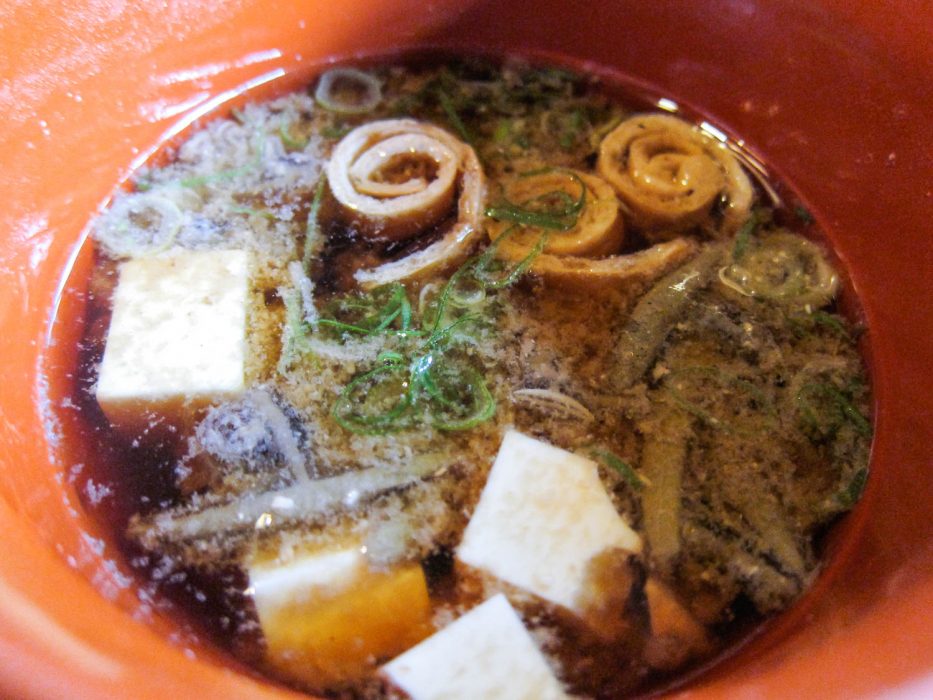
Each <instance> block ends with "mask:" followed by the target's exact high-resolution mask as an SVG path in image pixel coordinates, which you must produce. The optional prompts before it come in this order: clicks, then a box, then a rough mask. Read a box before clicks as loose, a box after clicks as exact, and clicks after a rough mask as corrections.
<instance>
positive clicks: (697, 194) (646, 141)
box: [596, 114, 754, 239]
mask: <svg viewBox="0 0 933 700" xmlns="http://www.w3.org/2000/svg"><path fill="white" fill-rule="evenodd" d="M596 168H597V171H598V172H599V174H600V175H601V176H602V177H603V178H605V179H606V180H607V181H608V182H609V183H610V184H611V185H612V187H613V188H614V189H615V191H616V192H617V193H618V195H619V197H620V198H621V199H622V201H623V202H624V203H625V205H626V206H627V207H628V210H629V212H630V214H631V220H632V223H633V224H634V225H635V226H636V227H638V228H639V229H641V230H642V231H643V232H644V233H645V235H646V236H647V237H648V238H653V239H658V238H670V237H671V236H673V235H676V234H677V233H679V232H682V231H685V230H687V229H690V228H693V227H694V226H699V225H703V224H704V223H709V224H710V225H711V228H715V230H716V231H717V234H718V235H721V236H727V235H729V234H731V233H733V232H734V231H736V230H737V229H738V228H739V226H741V225H742V222H743V221H745V220H746V219H747V218H748V214H749V210H750V208H751V204H752V199H753V196H754V191H753V189H752V185H751V182H750V181H749V179H748V176H747V175H746V174H745V171H744V170H742V167H741V166H740V165H739V163H738V161H737V160H736V159H735V156H734V155H733V154H732V152H731V151H729V149H728V148H726V147H725V146H724V145H723V144H721V143H719V142H718V141H716V140H715V139H713V138H711V137H709V136H707V135H706V134H704V133H703V132H702V131H701V130H700V129H698V128H697V127H695V126H693V125H692V124H688V123H687V122H684V121H682V120H680V119H678V118H677V117H672V116H668V115H664V114H642V115H638V116H635V117H632V118H630V119H627V120H626V121H624V122H622V123H621V124H619V126H617V127H616V128H615V129H613V130H612V131H611V132H610V133H609V134H608V135H607V136H606V137H605V138H604V139H603V141H602V143H601V144H600V147H599V160H598V161H597V164H596ZM720 199H722V201H723V202H724V206H723V209H722V221H721V223H720V224H719V225H718V226H715V225H714V224H715V222H713V221H712V219H711V216H712V214H713V212H714V210H715V209H716V205H717V203H718V202H719V201H720Z"/></svg>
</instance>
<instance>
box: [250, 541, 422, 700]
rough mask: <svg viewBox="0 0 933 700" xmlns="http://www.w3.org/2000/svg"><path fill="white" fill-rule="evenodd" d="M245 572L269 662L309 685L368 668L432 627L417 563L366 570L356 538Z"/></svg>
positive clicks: (331, 681) (355, 674)
mask: <svg viewBox="0 0 933 700" xmlns="http://www.w3.org/2000/svg"><path fill="white" fill-rule="evenodd" d="M249 579H250V588H251V590H252V595H253V601H254V603H255V605H256V610H257V612H258V614H259V622H260V625H261V627H262V632H263V636H264V637H265V642H266V654H267V656H266V659H267V662H268V663H269V664H270V665H271V666H272V667H273V668H275V669H276V670H278V671H279V672H280V673H282V674H283V675H284V676H286V677H288V678H292V679H295V680H299V681H302V682H304V683H308V684H310V685H311V686H313V687H317V688H323V687H325V686H329V685H333V684H338V683H340V682H342V681H345V680H349V679H352V678H355V677H358V676H360V675H361V674H363V673H365V672H367V671H372V670H374V669H375V667H376V665H377V664H379V663H381V662H382V661H385V660H386V659H390V658H392V657H393V656H395V655H396V654H398V653H400V652H402V651H404V650H405V649H407V648H409V647H411V646H413V645H414V644H417V643H418V642H419V641H421V640H422V639H424V638H425V637H426V636H427V635H429V634H430V633H431V632H432V631H433V627H432V626H431V623H430V616H431V604H430V600H429V598H428V587H427V581H426V580H425V577H424V572H423V571H422V569H421V566H420V565H418V564H409V565H403V566H399V567H396V568H393V569H390V570H387V571H374V570H371V569H370V566H369V563H368V561H367V559H366V556H365V554H364V553H363V547H362V546H361V545H360V544H358V543H353V544H348V545H344V546H341V547H339V548H335V549H327V550H318V551H312V552H303V553H301V554H299V555H297V556H295V557H294V558H292V559H290V560H289V561H287V562H285V563H282V562H279V561H265V562H261V561H257V562H255V563H254V564H253V565H252V566H251V567H250V569H249Z"/></svg>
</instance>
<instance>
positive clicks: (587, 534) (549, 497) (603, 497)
mask: <svg viewBox="0 0 933 700" xmlns="http://www.w3.org/2000/svg"><path fill="white" fill-rule="evenodd" d="M608 548H619V549H624V550H627V551H631V552H638V551H640V550H641V538H639V536H638V534H637V533H635V532H634V531H633V530H632V529H631V528H630V527H629V526H628V525H627V524H626V522H625V521H624V520H623V519H622V517H621V516H620V515H619V514H618V513H617V512H616V509H615V507H614V506H613V504H612V501H611V500H610V499H609V495H608V494H607V493H606V490H605V488H604V487H603V485H602V483H601V482H600V480H599V475H598V472H597V467H596V463H595V462H593V461H591V460H589V459H586V458H585V457H581V456H579V455H575V454H573V453H572V452H567V451H566V450H562V449H560V448H557V447H554V446H553V445H549V444H547V443H546V442H542V441H540V440H536V439H534V438H530V437H528V436H526V435H522V434H521V433H519V432H516V431H514V430H510V431H508V432H506V434H505V437H504V438H503V440H502V445H501V447H500V448H499V454H498V455H497V456H496V461H495V463H494V464H493V466H492V469H491V470H490V472H489V478H488V480H487V481H486V485H485V487H484V488H483V492H482V494H481V496H480V500H479V503H478V505H477V506H476V511H475V512H474V513H473V517H472V518H471V519H470V522H469V524H468V525H467V528H466V531H465V532H464V535H463V541H462V542H461V543H460V546H459V548H458V549H457V558H458V559H459V561H461V562H463V563H464V564H466V565H468V566H471V567H474V568H476V569H480V570H482V571H484V572H486V573H488V574H491V575H492V576H495V577H497V578H499V579H501V580H503V581H505V582H507V583H509V584H512V585H513V586H518V587H519V588H523V589H525V590H527V591H530V592H531V593H534V594H535V595H537V596H540V597H541V598H544V599H546V600H548V601H551V602H552V603H556V604H558V605H562V606H564V607H566V608H569V609H570V610H573V611H575V612H579V610H578V607H579V605H580V598H581V593H582V588H583V585H584V583H585V580H586V575H587V564H588V562H589V561H590V559H592V558H593V557H594V556H595V555H596V554H599V553H600V552H602V551H604V550H606V549H608Z"/></svg>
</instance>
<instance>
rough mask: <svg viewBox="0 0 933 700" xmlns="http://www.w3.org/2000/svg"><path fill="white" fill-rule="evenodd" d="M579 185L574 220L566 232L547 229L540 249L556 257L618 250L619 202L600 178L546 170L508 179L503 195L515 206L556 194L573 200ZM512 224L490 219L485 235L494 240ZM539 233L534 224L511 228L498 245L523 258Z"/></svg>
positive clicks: (572, 172)
mask: <svg viewBox="0 0 933 700" xmlns="http://www.w3.org/2000/svg"><path fill="white" fill-rule="evenodd" d="M581 187H582V188H583V190H584V191H583V193H582V194H583V196H584V200H583V208H582V209H581V210H580V213H579V216H578V217H577V220H576V222H575V223H574V225H573V226H572V227H571V228H569V229H567V230H566V231H559V230H558V231H549V232H548V239H547V244H546V245H545V247H544V251H543V252H544V253H546V254H550V255H558V256H566V255H582V256H586V257H600V256H603V255H609V254H610V253H614V252H616V251H618V250H619V247H620V246H621V245H622V237H623V226H622V217H621V216H620V215H619V202H618V200H617V199H616V197H615V192H613V190H612V188H611V187H610V186H609V184H608V183H607V182H606V181H605V180H603V179H602V178H599V177H596V176H595V175H589V174H587V173H582V172H580V171H577V170H564V169H548V170H544V171H541V172H537V173H534V174H530V175H521V176H519V177H517V178H516V179H514V180H512V181H511V182H510V183H509V184H508V185H507V186H506V187H505V196H506V198H507V199H508V200H509V201H510V202H513V203H516V204H518V205H527V204H528V203H530V202H535V201H538V202H546V200H547V198H548V197H553V196H554V195H555V194H558V193H561V194H565V195H566V196H568V197H570V198H572V199H573V200H576V199H577V198H578V197H580V195H581V191H580V189H581ZM512 225H513V224H511V223H510V222H507V221H494V222H492V223H491V224H489V226H488V229H489V238H490V239H491V240H496V239H497V238H499V237H500V236H501V235H502V234H503V233H504V232H505V231H508V230H509V229H510V228H511V227H512ZM541 233H542V231H541V229H539V228H535V227H529V228H523V229H522V230H519V231H511V232H510V233H509V236H508V238H507V239H506V240H504V241H503V242H502V243H501V246H502V247H503V248H506V249H513V250H515V251H518V250H521V251H525V252H524V253H522V257H523V256H524V255H525V254H527V251H528V250H530V249H531V248H533V247H534V245H535V243H536V242H537V240H538V238H539V236H541ZM509 257H510V258H511V257H515V256H514V255H510V256H509Z"/></svg>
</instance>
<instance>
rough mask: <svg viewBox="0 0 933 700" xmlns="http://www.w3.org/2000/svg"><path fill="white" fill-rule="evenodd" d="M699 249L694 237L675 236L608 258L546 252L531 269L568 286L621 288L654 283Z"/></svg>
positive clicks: (579, 288)
mask: <svg viewBox="0 0 933 700" xmlns="http://www.w3.org/2000/svg"><path fill="white" fill-rule="evenodd" d="M696 250H697V247H696V244H695V243H694V242H693V241H690V240H688V239H686V238H675V239H674V240H673V241H666V242H664V243H658V244H657V245H654V246H652V247H650V248H646V249H645V250H639V251H638V252H635V253H629V254H627V255H610V256H609V257H606V258H583V257H578V256H568V257H564V258H561V257H558V256H556V255H548V254H543V255H539V256H538V258H537V259H535V263H534V265H533V266H532V268H531V269H532V270H533V271H534V272H535V273H537V274H539V275H541V276H542V277H543V278H544V279H546V280H547V281H548V282H550V283H553V284H555V285H557V286H560V287H564V288H567V289H575V290H581V291H582V290H586V289H605V288H616V289H618V288H621V287H629V286H639V285H645V284H650V283H651V282H653V281H654V280H655V279H656V278H658V277H660V276H661V275H663V274H664V273H666V272H668V271H669V270H671V269H672V268H674V267H675V266H677V265H679V264H680V263H682V262H684V261H685V260H687V259H688V258H690V257H691V256H692V255H693V254H694V253H695V252H696ZM639 288H641V287H640V286H639Z"/></svg>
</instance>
